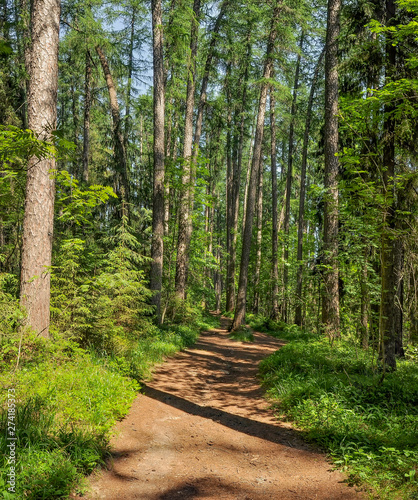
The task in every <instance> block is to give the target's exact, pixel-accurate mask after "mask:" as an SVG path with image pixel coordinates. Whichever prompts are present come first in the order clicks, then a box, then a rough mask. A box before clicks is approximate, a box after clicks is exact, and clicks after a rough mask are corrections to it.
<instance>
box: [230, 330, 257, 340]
mask: <svg viewBox="0 0 418 500" xmlns="http://www.w3.org/2000/svg"><path fill="white" fill-rule="evenodd" d="M229 338H230V339H232V340H236V341H238V342H254V334H253V332H252V330H251V329H250V328H247V327H246V326H241V327H240V328H238V329H237V330H235V331H233V332H231V334H230V335H229Z"/></svg>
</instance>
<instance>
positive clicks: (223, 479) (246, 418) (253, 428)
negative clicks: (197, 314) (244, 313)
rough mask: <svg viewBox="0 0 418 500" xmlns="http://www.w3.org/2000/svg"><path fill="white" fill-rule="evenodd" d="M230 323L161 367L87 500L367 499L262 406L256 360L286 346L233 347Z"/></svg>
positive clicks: (263, 342) (271, 342)
mask: <svg viewBox="0 0 418 500" xmlns="http://www.w3.org/2000/svg"><path fill="white" fill-rule="evenodd" d="M227 324H228V320H227V319H226V318H225V319H224V318H223V319H222V322H221V328H219V329H214V330H210V331H208V332H204V333H202V335H201V336H200V338H199V340H198V342H197V343H196V344H195V345H194V346H193V347H192V348H189V349H187V350H186V351H183V352H181V353H179V354H178V355H176V356H175V357H174V358H171V359H169V360H167V361H166V362H165V363H164V364H162V365H161V366H160V367H159V368H157V370H156V371H155V373H154V377H153V380H152V382H149V383H148V384H147V385H146V386H145V390H144V392H145V394H140V395H139V396H138V397H137V399H136V400H135V402H134V404H133V406H132V408H131V410H130V413H129V414H128V416H127V417H126V418H125V419H124V420H123V421H121V422H119V423H118V424H117V426H116V436H115V437H114V438H113V440H112V442H111V445H112V450H113V452H112V459H111V460H110V461H109V464H108V469H107V470H104V471H102V472H101V473H99V474H98V475H96V476H93V477H92V478H91V479H90V493H89V494H88V495H87V498H88V499H89V500H93V499H100V500H131V499H141V500H176V499H181V500H183V499H206V500H287V499H289V500H294V499H302V500H309V499H318V500H319V499H322V500H325V499H326V500H340V499H341V500H351V499H360V498H364V497H363V495H362V494H361V493H359V492H357V491H356V490H355V489H354V488H352V487H349V486H348V485H347V484H346V483H344V482H343V481H344V476H343V475H342V474H340V473H339V472H336V471H331V470H330V469H331V465H330V464H329V463H328V462H327V460H326V458H325V456H324V455H323V454H322V453H320V452H319V451H318V450H317V449H315V448H314V447H313V446H311V445H309V444H307V443H306V442H304V441H303V439H302V437H301V434H300V433H299V432H298V431H296V430H293V429H292V428H291V426H290V425H288V424H286V423H281V422H278V421H277V420H276V419H275V418H274V415H273V412H272V410H271V409H269V405H268V403H267V402H266V400H265V399H264V398H263V390H262V389H261V388H260V385H259V383H258V380H257V370H258V362H259V361H260V360H261V359H263V358H265V357H266V356H268V355H269V354H271V353H273V352H274V351H276V350H277V349H279V348H280V346H281V345H282V344H281V342H280V340H278V339H275V338H273V337H269V336H268V335H265V334H262V333H255V334H254V342H253V343H242V342H237V341H234V340H230V339H229V338H228V332H227V330H226V327H227ZM79 498H81V497H79ZM83 498H86V497H83Z"/></svg>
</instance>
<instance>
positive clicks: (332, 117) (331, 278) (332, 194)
mask: <svg viewBox="0 0 418 500" xmlns="http://www.w3.org/2000/svg"><path fill="white" fill-rule="evenodd" d="M340 10H341V0H328V19H327V37H326V42H325V137H324V142H325V179H324V186H325V190H326V194H325V204H324V271H323V283H324V287H323V294H322V324H323V327H324V329H325V333H326V334H327V335H328V336H329V337H330V338H331V339H334V338H336V337H339V336H340V303H339V289H338V172H339V160H338V156H337V154H338V37H339V34H340V20H339V18H340Z"/></svg>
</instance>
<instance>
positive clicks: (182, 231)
mask: <svg viewBox="0 0 418 500" xmlns="http://www.w3.org/2000/svg"><path fill="white" fill-rule="evenodd" d="M199 17H200V0H194V3H193V19H192V27H191V35H190V64H189V65H188V72H187V73H188V77H187V96H186V116H185V122H184V144H183V161H184V165H183V175H182V190H181V197H180V206H179V234H178V242H177V262H176V278H175V290H176V296H177V297H178V298H180V299H181V300H184V299H185V298H186V282H187V271H188V267H189V249H190V239H191V233H192V210H193V202H194V186H193V185H192V184H193V181H194V175H193V162H192V143H193V105H194V94H195V87H196V55H197V35H198V30H199Z"/></svg>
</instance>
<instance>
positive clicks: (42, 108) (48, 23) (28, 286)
mask: <svg viewBox="0 0 418 500" xmlns="http://www.w3.org/2000/svg"><path fill="white" fill-rule="evenodd" d="M59 20H60V2H59V0H34V1H33V5H32V13H31V39H32V45H31V53H30V57H29V60H30V64H29V67H28V68H27V70H28V74H29V76H30V78H29V88H28V125H29V128H30V129H32V130H33V131H34V133H35V135H36V136H38V137H39V138H41V139H44V140H50V139H51V131H53V130H54V129H55V127H56V120H57V91H58V42H59ZM54 170H55V159H54V158H48V159H42V160H39V159H37V158H31V159H30V160H29V165H28V175H27V181H26V199H25V214H24V219H23V237H22V264H21V277H20V303H21V305H22V306H23V307H24V308H25V309H26V312H27V319H26V324H27V325H29V326H30V327H31V328H32V329H33V330H34V331H35V332H36V334H37V335H41V336H43V337H48V335H49V323H50V311H49V304H50V271H49V268H50V266H51V254H52V235H53V224H54V196H55V182H54V179H53V177H52V175H51V172H52V171H54Z"/></svg>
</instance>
